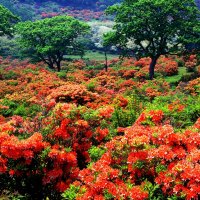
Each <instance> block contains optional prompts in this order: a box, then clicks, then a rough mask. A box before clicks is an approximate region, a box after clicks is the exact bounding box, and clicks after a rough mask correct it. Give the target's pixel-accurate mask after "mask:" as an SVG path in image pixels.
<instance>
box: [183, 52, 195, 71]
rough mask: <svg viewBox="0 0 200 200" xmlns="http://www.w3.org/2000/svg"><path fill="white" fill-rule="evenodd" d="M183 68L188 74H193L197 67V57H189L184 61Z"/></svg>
mask: <svg viewBox="0 0 200 200" xmlns="http://www.w3.org/2000/svg"><path fill="white" fill-rule="evenodd" d="M185 66H186V68H187V71H188V72H193V71H194V70H195V67H196V66H197V56H196V55H195V54H194V55H190V56H189V57H188V59H186V61H185Z"/></svg>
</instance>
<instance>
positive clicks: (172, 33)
mask: <svg viewBox="0 0 200 200" xmlns="http://www.w3.org/2000/svg"><path fill="white" fill-rule="evenodd" d="M107 13H108V14H115V15H116V17H115V22H116V25H115V26H114V32H111V33H109V34H107V35H106V36H105V40H106V43H111V44H115V45H118V46H119V47H120V48H123V49H124V50H125V49H127V43H128V42H130V41H132V42H133V43H134V49H133V51H134V53H135V54H136V56H138V57H142V56H143V57H147V56H148V57H150V58H151V63H150V66H149V77H150V79H153V77H154V68H155V65H156V62H157V59H158V58H159V57H160V56H161V55H166V54H170V53H177V52H179V51H180V50H183V49H184V44H185V43H190V42H192V43H197V42H199V39H200V21H199V18H200V12H199V10H198V8H197V6H196V5H195V2H194V0H181V1H180V0H124V1H123V2H122V3H121V4H119V5H114V6H111V7H110V8H108V10H107Z"/></svg>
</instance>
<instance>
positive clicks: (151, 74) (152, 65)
mask: <svg viewBox="0 0 200 200" xmlns="http://www.w3.org/2000/svg"><path fill="white" fill-rule="evenodd" d="M158 58H159V56H158V55H157V56H154V57H151V63H150V65H149V79H150V80H152V79H153V78H154V69H155V66H156V62H157V60H158Z"/></svg>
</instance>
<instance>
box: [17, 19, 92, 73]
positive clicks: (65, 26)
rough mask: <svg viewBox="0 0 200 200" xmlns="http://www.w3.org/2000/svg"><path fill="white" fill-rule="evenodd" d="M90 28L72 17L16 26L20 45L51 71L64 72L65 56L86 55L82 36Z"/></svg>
mask: <svg viewBox="0 0 200 200" xmlns="http://www.w3.org/2000/svg"><path fill="white" fill-rule="evenodd" d="M89 29H90V27H89V26H88V25H87V24H86V23H84V22H81V21H79V20H77V19H75V18H73V17H70V16H56V17H53V18H46V19H43V20H37V21H35V22H31V21H27V22H21V23H18V24H17V25H16V33H17V34H18V35H19V39H18V41H19V44H20V46H21V47H22V48H23V49H26V50H29V51H30V52H32V53H33V54H34V55H36V56H38V58H39V59H40V60H42V61H44V62H45V63H46V64H47V65H48V66H49V67H50V68H51V69H55V68H56V69H57V71H60V70H61V61H62V60H63V58H64V55H72V54H82V53H83V45H82V44H81V42H79V41H81V40H79V39H80V38H81V37H82V36H84V35H85V34H87V33H88V32H89Z"/></svg>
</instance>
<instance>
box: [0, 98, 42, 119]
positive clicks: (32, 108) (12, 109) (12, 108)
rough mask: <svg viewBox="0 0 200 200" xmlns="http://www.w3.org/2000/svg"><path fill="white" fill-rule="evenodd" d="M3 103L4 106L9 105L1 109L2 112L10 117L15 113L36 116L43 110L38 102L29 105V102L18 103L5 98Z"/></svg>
mask: <svg viewBox="0 0 200 200" xmlns="http://www.w3.org/2000/svg"><path fill="white" fill-rule="evenodd" d="M1 104H2V105H3V106H8V107H9V108H8V109H2V110H0V114H1V115H3V116H4V117H9V116H13V115H19V116H22V117H27V116H31V117H33V116H35V115H36V114H37V113H38V112H39V111H41V106H40V105H37V104H32V105H28V104H27V103H22V104H20V103H18V102H14V101H11V100H8V99H4V100H3V101H2V102H1Z"/></svg>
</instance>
